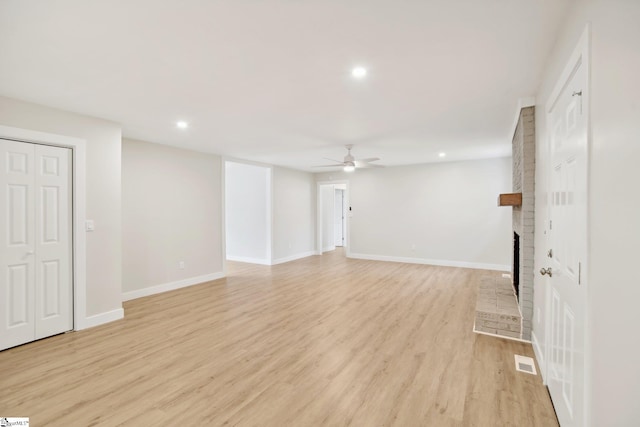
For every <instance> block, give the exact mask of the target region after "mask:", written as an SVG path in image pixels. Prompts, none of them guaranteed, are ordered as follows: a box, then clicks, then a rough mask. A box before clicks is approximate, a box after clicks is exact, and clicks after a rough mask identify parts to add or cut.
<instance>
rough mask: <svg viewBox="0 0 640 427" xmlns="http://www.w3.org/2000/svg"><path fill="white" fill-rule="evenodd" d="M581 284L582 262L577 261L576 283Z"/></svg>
mask: <svg viewBox="0 0 640 427" xmlns="http://www.w3.org/2000/svg"><path fill="white" fill-rule="evenodd" d="M581 284H582V263H581V262H578V285H581Z"/></svg>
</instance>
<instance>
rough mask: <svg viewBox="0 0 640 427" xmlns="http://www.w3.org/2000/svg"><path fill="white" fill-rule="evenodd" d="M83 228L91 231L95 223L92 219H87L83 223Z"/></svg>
mask: <svg viewBox="0 0 640 427" xmlns="http://www.w3.org/2000/svg"><path fill="white" fill-rule="evenodd" d="M84 228H85V230H86V231H93V230H95V229H96V226H95V224H94V222H93V220H92V219H88V220H86V221H85V223H84Z"/></svg>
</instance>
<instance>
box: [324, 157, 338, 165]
mask: <svg viewBox="0 0 640 427" xmlns="http://www.w3.org/2000/svg"><path fill="white" fill-rule="evenodd" d="M323 159H325V160H329V161H332V162H336V163H340V164H343V161H342V160H336V159H330V158H328V157H323Z"/></svg>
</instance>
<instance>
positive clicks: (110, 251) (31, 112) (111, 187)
mask: <svg viewBox="0 0 640 427" xmlns="http://www.w3.org/2000/svg"><path fill="white" fill-rule="evenodd" d="M0 125H4V126H11V127H17V128H23V129H28V130H34V131H40V132H47V133H53V134H58V135H65V136H71V137H76V138H81V139H84V140H85V141H86V180H87V182H86V212H87V218H88V219H93V220H94V221H95V231H94V232H92V233H87V236H86V238H87V249H86V250H87V284H86V311H87V313H86V315H87V316H96V319H97V320H96V319H94V320H93V322H92V323H94V324H95V323H100V320H99V318H100V315H105V316H106V315H107V314H108V313H112V312H114V311H117V310H121V309H122V304H121V302H122V301H121V292H122V289H121V275H122V274H121V273H122V270H121V266H122V263H121V261H122V252H121V248H122V239H121V213H120V198H121V197H120V191H121V189H120V155H121V153H120V147H121V129H120V126H119V125H117V124H115V123H112V122H108V121H106V120H100V119H96V118H92V117H87V116H82V115H79V114H74V113H70V112H66V111H62V110H57V109H54V108H49V107H45V106H41V105H36V104H31V103H28V102H23V101H18V100H14V99H10V98H5V97H0Z"/></svg>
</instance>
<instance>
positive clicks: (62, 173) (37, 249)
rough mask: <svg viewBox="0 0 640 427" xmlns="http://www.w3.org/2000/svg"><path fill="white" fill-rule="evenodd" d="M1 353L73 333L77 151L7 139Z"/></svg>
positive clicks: (2, 180) (1, 211) (1, 147)
mask: <svg viewBox="0 0 640 427" xmlns="http://www.w3.org/2000/svg"><path fill="white" fill-rule="evenodd" d="M0 160H1V167H2V169H1V170H0V200H6V203H4V204H2V205H0V206H2V208H0V269H1V270H2V271H1V273H0V279H2V280H1V281H0V296H1V297H2V299H1V300H0V301H1V302H0V305H1V307H0V308H2V313H1V314H0V350H1V349H5V348H9V347H13V346H16V345H20V344H24V343H26V342H29V341H33V340H36V339H40V338H44V337H47V336H51V335H55V334H58V333H61V332H65V331H68V330H70V329H72V327H73V311H72V310H73V307H72V283H73V282H72V275H71V263H72V248H71V221H72V216H71V169H70V166H71V150H69V149H65V148H57V147H48V146H41V145H35V144H27V143H21V142H15V141H7V140H0Z"/></svg>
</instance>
